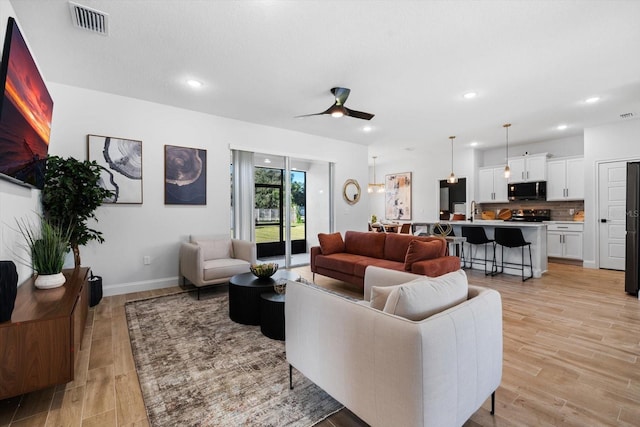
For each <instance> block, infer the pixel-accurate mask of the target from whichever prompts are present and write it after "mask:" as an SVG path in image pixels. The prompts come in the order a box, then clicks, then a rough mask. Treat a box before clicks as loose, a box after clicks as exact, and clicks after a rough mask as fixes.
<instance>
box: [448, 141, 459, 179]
mask: <svg viewBox="0 0 640 427" xmlns="http://www.w3.org/2000/svg"><path fill="white" fill-rule="evenodd" d="M455 138H456V137H455V136H450V137H449V139H450V140H451V175H449V178H447V182H448V183H449V184H455V183H457V182H458V178H457V177H456V174H455V173H453V140H454V139H455Z"/></svg>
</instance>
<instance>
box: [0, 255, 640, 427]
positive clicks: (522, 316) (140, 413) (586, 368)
mask: <svg viewBox="0 0 640 427" xmlns="http://www.w3.org/2000/svg"><path fill="white" fill-rule="evenodd" d="M296 271H297V272H298V273H300V274H301V275H302V276H303V277H305V278H307V279H311V273H310V272H309V268H308V267H302V268H299V269H296ZM467 272H468V274H469V281H470V282H471V283H473V284H479V285H482V286H487V287H490V288H493V289H496V290H498V291H499V292H500V293H501V295H502V298H503V311H504V367H503V377H502V384H501V385H500V388H499V389H498V390H497V393H496V415H495V416H494V417H492V416H491V415H490V414H489V411H488V409H489V402H486V403H485V405H484V406H483V408H481V409H480V410H478V411H477V412H476V413H475V414H474V415H473V416H472V418H471V419H470V420H469V421H468V422H467V423H466V424H465V426H467V427H475V426H545V425H546V426H558V425H566V426H599V425H603V426H638V425H640V301H639V300H638V299H637V298H636V297H633V296H630V295H627V294H625V293H624V291H623V289H624V275H623V273H621V272H615V271H607V270H591V269H583V268H581V267H577V266H572V265H560V264H550V266H549V272H548V273H546V274H545V275H544V277H543V278H541V279H531V280H529V281H527V282H525V283H522V282H521V281H520V279H519V278H518V277H515V276H504V275H503V276H496V277H493V278H491V277H489V278H485V276H484V274H483V273H477V272H469V271H467ZM316 279H317V280H316V282H317V283H318V284H320V285H323V286H327V287H330V288H332V289H337V290H341V291H343V292H345V293H348V294H351V295H357V293H356V290H355V289H354V288H353V287H349V286H348V285H344V284H343V283H341V282H338V281H335V280H332V279H328V278H323V277H319V276H317V277H316ZM177 290H179V288H177V287H175V288H168V289H163V290H160V291H149V292H141V293H136V294H128V295H119V296H114V297H108V298H104V299H103V300H102V302H101V303H100V304H99V305H98V306H96V307H94V308H93V309H91V310H90V311H89V318H88V321H87V328H86V330H85V335H84V342H83V346H82V349H81V351H80V355H79V361H78V368H77V371H76V372H77V374H76V380H75V381H74V382H72V383H69V384H66V385H62V386H58V387H53V388H50V389H47V390H42V391H39V392H34V393H30V394H27V395H24V396H21V397H16V398H13V399H6V400H0V426H12V427H13V426H16V427H17V426H30V427H31V426H146V425H148V422H147V418H146V413H145V409H144V404H143V401H142V396H141V392H140V387H139V384H138V380H137V375H136V372H135V369H134V364H133V357H132V354H131V346H130V343H129V336H128V331H127V323H126V319H125V314H124V303H125V302H126V301H127V300H132V299H139V298H145V297H149V296H155V295H162V294H166V293H173V292H175V291H177ZM361 425H364V423H362V422H361V421H359V420H358V419H357V418H356V417H355V416H353V415H352V414H350V413H349V412H348V411H346V410H343V411H341V412H339V413H338V414H335V415H334V416H332V417H331V418H329V419H328V420H325V421H324V422H323V423H321V426H322V427H343V426H361Z"/></svg>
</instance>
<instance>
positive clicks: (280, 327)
mask: <svg viewBox="0 0 640 427" xmlns="http://www.w3.org/2000/svg"><path fill="white" fill-rule="evenodd" d="M260 331H262V334H263V335H264V336H266V337H269V338H272V339H274V340H281V341H284V294H282V295H279V294H276V293H271V292H270V293H267V294H262V295H260Z"/></svg>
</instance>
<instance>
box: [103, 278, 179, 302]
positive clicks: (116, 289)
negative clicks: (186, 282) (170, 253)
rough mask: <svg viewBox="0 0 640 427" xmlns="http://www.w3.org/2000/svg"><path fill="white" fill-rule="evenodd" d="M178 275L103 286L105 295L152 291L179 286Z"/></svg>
mask: <svg viewBox="0 0 640 427" xmlns="http://www.w3.org/2000/svg"><path fill="white" fill-rule="evenodd" d="M178 283H179V282H178V277H177V276H176V277H165V278H162V279H154V280H143V281H140V282H129V283H118V284H115V285H109V286H103V288H102V294H103V295H104V296H107V297H108V296H113V295H122V294H130V293H132V292H142V291H151V290H154V289H162V288H170V287H171V286H178Z"/></svg>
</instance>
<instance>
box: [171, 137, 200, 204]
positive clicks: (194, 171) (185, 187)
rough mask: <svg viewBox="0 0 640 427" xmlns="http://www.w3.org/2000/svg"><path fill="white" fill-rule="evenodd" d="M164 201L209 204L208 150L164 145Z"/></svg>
mask: <svg viewBox="0 0 640 427" xmlns="http://www.w3.org/2000/svg"><path fill="white" fill-rule="evenodd" d="M164 203H165V205H206V204H207V150H201V149H198V148H188V147H176V146H174V145H165V146H164Z"/></svg>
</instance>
